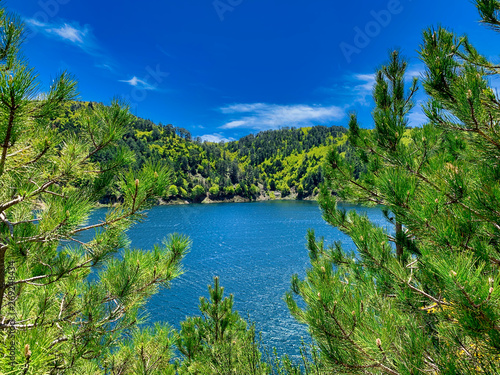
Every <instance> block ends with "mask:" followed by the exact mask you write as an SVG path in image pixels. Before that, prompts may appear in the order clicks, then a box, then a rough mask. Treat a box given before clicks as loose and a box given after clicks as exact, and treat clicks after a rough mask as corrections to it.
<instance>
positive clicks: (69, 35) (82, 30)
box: [24, 18, 101, 55]
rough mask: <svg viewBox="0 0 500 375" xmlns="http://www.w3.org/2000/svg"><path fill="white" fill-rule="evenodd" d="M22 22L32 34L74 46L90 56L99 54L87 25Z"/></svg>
mask: <svg viewBox="0 0 500 375" xmlns="http://www.w3.org/2000/svg"><path fill="white" fill-rule="evenodd" d="M24 22H25V23H26V25H27V26H28V27H29V28H31V29H32V31H34V32H37V33H38V32H39V33H42V34H43V35H45V36H47V37H49V38H56V39H59V40H61V41H64V42H66V43H69V44H72V45H75V46H77V47H79V48H81V49H83V50H84V51H85V52H87V53H89V54H91V55H100V54H101V52H100V49H99V46H98V44H97V42H96V38H95V37H94V35H93V33H92V29H91V27H90V26H89V25H83V26H81V25H80V24H79V23H78V22H59V23H43V22H40V21H38V20H35V19H32V18H27V19H25V20H24Z"/></svg>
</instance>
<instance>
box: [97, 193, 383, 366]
mask: <svg viewBox="0 0 500 375" xmlns="http://www.w3.org/2000/svg"><path fill="white" fill-rule="evenodd" d="M344 207H345V208H346V209H356V210H357V211H361V212H366V213H367V215H368V216H369V218H370V219H371V220H372V221H373V222H375V223H376V224H378V225H381V226H386V225H387V222H386V220H385V219H384V217H383V215H382V212H381V210H380V209H379V208H361V207H354V206H348V205H345V206H344ZM99 211H100V212H97V213H96V214H97V215H99V213H100V214H102V213H103V211H101V210H99ZM308 229H314V230H315V231H316V235H317V236H323V237H325V240H326V242H327V243H328V244H332V243H333V242H334V241H342V242H343V243H344V246H345V247H346V248H351V249H352V248H353V246H354V245H353V244H352V242H351V241H350V240H349V237H347V236H345V235H343V234H342V233H341V232H340V231H338V230H337V229H335V228H333V227H331V226H329V225H328V224H326V223H325V221H324V220H323V219H322V217H321V211H320V209H319V207H318V205H317V203H315V202H304V201H272V202H259V203H223V204H210V205H202V204H199V205H185V206H159V207H154V208H153V209H152V210H150V211H149V213H148V218H147V220H146V221H144V222H142V223H140V224H138V225H136V226H135V227H133V228H132V229H131V230H130V231H129V237H130V239H131V241H132V246H133V247H135V248H142V249H150V248H152V246H153V245H154V244H155V243H160V242H161V241H162V239H163V238H165V237H167V236H168V234H169V233H173V232H177V233H182V234H186V235H188V236H189V237H190V238H191V240H192V242H193V245H192V249H191V251H190V252H189V253H188V254H187V256H186V257H185V259H184V261H183V264H184V269H185V273H184V274H183V275H182V276H181V277H179V278H178V279H176V280H174V281H173V282H172V288H171V289H169V290H162V291H161V292H160V293H159V294H158V295H156V296H154V297H153V298H152V299H151V301H150V302H149V303H148V306H147V309H148V311H149V313H150V320H151V321H162V322H165V323H169V324H171V325H172V326H174V327H176V328H180V322H181V321H183V320H184V319H185V318H186V317H187V316H194V315H199V310H198V303H199V297H200V296H207V295H208V290H207V286H208V285H209V284H211V283H212V280H213V277H214V276H219V277H220V282H221V285H222V286H224V288H225V293H227V294H229V293H232V294H233V295H234V299H235V308H236V309H237V310H238V311H239V312H240V314H241V316H242V317H244V318H247V319H250V320H251V321H253V322H255V324H256V328H257V331H258V332H259V331H260V332H262V337H263V341H264V343H265V345H266V346H267V347H273V346H275V347H276V348H277V349H278V352H279V354H285V353H288V354H290V355H292V356H293V357H295V356H296V355H297V354H298V353H299V346H300V341H301V338H302V337H304V338H307V337H308V334H307V330H306V328H305V327H304V326H303V325H300V324H298V323H297V322H296V321H295V320H294V319H293V318H292V317H291V316H290V314H289V312H288V309H287V306H286V304H285V302H284V300H283V296H284V294H285V292H286V291H288V290H289V288H290V278H291V276H292V275H293V274H295V273H298V274H299V275H300V276H301V277H303V276H304V275H305V270H306V268H307V267H308V265H309V258H308V253H307V250H306V248H305V245H306V240H305V236H306V233H307V230H308ZM306 341H307V340H306Z"/></svg>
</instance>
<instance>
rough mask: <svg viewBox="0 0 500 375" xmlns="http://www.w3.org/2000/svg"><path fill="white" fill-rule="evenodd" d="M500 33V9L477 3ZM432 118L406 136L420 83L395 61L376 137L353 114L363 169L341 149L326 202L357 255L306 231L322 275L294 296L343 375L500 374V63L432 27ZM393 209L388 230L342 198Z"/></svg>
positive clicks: (328, 176) (328, 169) (295, 283)
mask: <svg viewBox="0 0 500 375" xmlns="http://www.w3.org/2000/svg"><path fill="white" fill-rule="evenodd" d="M477 5H478V7H479V10H480V13H481V15H482V17H483V20H484V21H485V22H487V23H488V24H489V25H491V26H492V27H493V28H495V29H498V27H497V25H498V21H497V16H498V15H499V10H500V6H499V5H500V3H499V2H498V1H477ZM420 56H421V59H422V61H423V62H424V63H425V64H426V71H425V74H424V76H423V87H424V88H425V90H426V92H427V94H428V95H429V100H428V103H427V104H426V105H425V107H424V110H425V113H426V115H427V117H428V120H429V122H428V123H427V124H425V125H423V126H422V127H421V128H414V129H407V118H408V111H409V110H410V109H411V98H412V96H413V93H414V92H415V90H416V85H415V83H414V84H412V86H411V87H410V89H409V91H408V92H407V93H406V95H405V88H404V82H405V77H404V74H405V68H406V64H405V63H404V62H403V60H402V59H401V58H400V57H399V54H398V53H393V54H392V55H391V57H390V60H389V63H388V64H387V65H386V66H383V67H382V68H381V69H380V70H379V71H378V73H377V75H376V77H377V79H376V84H375V88H374V100H375V103H376V108H375V110H374V112H373V119H374V123H375V129H373V130H364V129H361V128H360V127H359V125H358V123H357V120H356V117H355V116H352V117H351V121H350V127H349V140H350V142H351V144H352V145H353V146H354V148H355V149H356V152H357V154H358V156H359V157H360V159H361V160H362V161H363V163H364V164H365V166H366V168H365V170H364V171H362V172H361V173H360V175H359V178H356V176H355V168H354V166H352V165H349V164H348V163H347V162H346V161H345V160H344V159H343V158H342V157H340V155H339V154H338V153H337V152H336V151H335V150H333V151H332V152H331V153H330V154H329V156H328V160H327V163H326V165H325V181H326V182H325V184H324V186H323V188H322V191H321V197H320V206H321V208H322V211H323V215H324V218H325V220H326V221H327V222H328V223H330V224H331V225H333V226H336V227H338V228H339V229H340V230H341V231H343V232H344V233H346V234H348V235H349V236H350V238H351V239H352V241H353V243H354V246H355V249H354V251H348V250H346V249H344V248H343V247H342V246H341V245H340V244H339V243H336V244H334V245H332V246H327V245H326V244H325V243H324V241H323V240H322V239H317V238H315V235H314V232H312V231H311V232H310V233H309V234H308V249H309V254H310V259H311V268H310V269H309V270H308V271H307V276H306V278H305V279H304V280H300V279H299V278H298V277H294V278H293V280H292V291H293V292H294V293H295V294H297V295H298V296H300V297H301V298H302V299H304V301H305V303H306V307H305V308H300V307H299V306H298V305H297V302H296V301H295V300H294V296H293V294H294V293H289V294H288V295H287V302H288V304H289V308H290V310H291V312H292V313H293V314H294V316H295V317H296V318H297V319H298V320H299V321H301V322H304V323H306V324H307V325H308V326H309V329H310V331H311V333H312V335H313V337H314V339H315V341H316V342H317V343H318V346H319V348H320V350H321V360H322V362H323V364H324V366H325V368H326V370H327V373H329V371H331V372H334V371H336V372H338V373H345V374H381V373H384V374H393V375H396V374H427V373H434V374H478V373H484V374H497V373H499V372H500V370H499V369H500V288H499V283H500V272H499V271H500V270H499V265H500V237H499V236H500V214H499V212H500V185H499V176H500V164H499V162H498V160H499V157H500V135H499V130H500V127H499V120H500V101H499V99H498V98H497V95H496V94H495V92H494V91H493V90H492V88H491V83H490V76H491V75H494V74H497V73H498V67H497V66H494V65H493V64H491V63H490V62H489V61H488V60H487V59H486V58H485V57H484V56H482V55H480V54H479V53H478V52H477V51H476V50H475V49H474V48H473V46H472V45H471V44H470V43H469V41H468V39H467V37H465V36H463V37H456V36H455V35H454V34H453V33H452V32H450V31H448V30H446V29H444V28H441V27H439V28H436V29H432V28H431V29H428V30H426V31H424V34H423V44H422V46H421V49H420ZM339 200H343V201H354V202H357V203H365V204H382V205H384V207H385V208H384V212H385V214H386V216H387V219H388V223H389V227H388V228H387V229H384V228H381V227H377V226H375V225H374V224H373V223H371V222H370V221H369V219H368V218H367V217H366V216H364V215H360V214H357V213H356V212H355V211H350V212H346V211H344V210H342V209H341V208H340V207H339V206H338V205H337V202H338V201H339Z"/></svg>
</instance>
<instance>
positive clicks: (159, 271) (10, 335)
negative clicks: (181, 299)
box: [0, 9, 189, 374]
mask: <svg viewBox="0 0 500 375" xmlns="http://www.w3.org/2000/svg"><path fill="white" fill-rule="evenodd" d="M22 42H23V25H22V23H21V22H20V20H19V19H18V18H16V17H14V16H11V15H9V14H8V13H7V12H6V11H5V10H3V9H0V147H1V150H0V348H1V355H0V372H2V373H5V374H21V373H22V374H64V373H71V374H78V373H82V374H83V373H86V374H96V373H100V372H102V371H104V368H107V369H108V370H109V371H110V372H111V373H121V374H132V373H134V374H137V373H143V374H146V373H147V374H154V373H164V372H163V371H162V370H164V369H165V367H166V366H167V362H168V358H169V351H170V347H169V346H168V345H167V344H166V343H163V344H162V345H163V346H162V347H161V348H160V347H159V348H158V351H155V352H152V353H148V355H147V357H148V358H149V359H148V358H146V356H144V355H143V354H141V350H142V349H141V348H146V347H148V348H150V347H151V346H152V345H153V343H154V342H156V341H158V340H160V339H161V340H160V341H163V339H162V338H164V337H166V336H168V335H167V331H168V329H167V328H165V327H157V329H155V330H153V329H145V330H142V331H140V330H138V328H137V327H138V324H139V323H141V322H142V321H143V318H142V316H143V315H144V314H142V313H141V314H139V312H140V311H141V309H142V308H143V307H144V306H145V303H146V302H147V300H148V298H149V297H150V296H151V295H153V294H154V293H156V292H157V291H158V289H159V288H160V287H162V286H168V284H169V282H170V280H172V279H173V278H175V277H176V276H178V275H179V274H180V273H181V268H180V261H181V259H182V257H183V255H184V254H185V252H186V250H187V248H188V247H189V241H188V240H187V239H186V238H184V237H182V236H179V235H172V236H170V238H169V239H168V240H166V241H165V243H164V244H163V245H160V246H156V247H155V248H154V249H152V250H151V251H142V250H134V249H131V248H130V245H129V241H128V240H127V237H126V235H125V231H126V230H127V228H129V227H130V226H131V225H132V224H133V223H135V222H138V221H139V220H141V219H142V218H143V217H144V210H145V209H146V208H147V207H149V205H150V201H151V198H152V197H155V196H160V195H163V193H164V190H165V187H168V186H170V185H171V184H172V174H171V172H170V170H169V169H168V168H165V167H161V166H160V165H159V164H156V163H154V162H148V163H146V164H145V165H144V166H143V167H142V169H141V170H139V171H136V172H134V171H128V170H127V168H126V166H127V165H130V163H131V162H133V156H132V155H131V154H130V153H129V152H127V151H124V150H123V149H121V148H118V147H116V144H117V142H118V140H120V139H121V138H122V136H123V135H124V134H125V132H126V131H127V130H128V127H129V125H130V123H131V121H132V116H131V115H130V113H129V110H128V108H127V106H125V105H123V104H120V103H119V102H118V101H113V102H112V104H111V105H110V106H108V107H105V106H103V105H93V106H91V108H90V109H89V110H88V111H87V112H86V114H85V115H84V116H83V118H82V122H83V124H84V129H83V131H82V132H80V133H79V134H78V135H76V134H75V133H74V132H72V131H71V130H70V129H69V130H67V131H64V132H61V131H59V129H58V128H57V127H55V126H54V124H53V123H52V119H53V118H56V117H58V116H59V115H60V112H61V110H62V109H63V107H64V104H65V103H68V102H69V101H71V100H73V99H74V98H75V97H76V83H75V81H74V80H73V79H72V78H71V76H69V75H68V74H67V73H62V74H61V75H60V76H58V77H57V78H56V79H55V80H54V82H53V83H52V85H51V87H50V90H49V91H48V92H46V93H43V92H40V90H39V86H38V81H37V76H36V73H35V71H34V69H32V68H30V67H29V66H28V63H27V61H26V60H24V59H23V58H22V55H21V47H22ZM110 148H111V149H113V154H114V158H113V159H112V160H109V161H108V162H105V163H97V162H96V161H95V160H96V159H95V156H96V155H98V154H99V153H100V152H102V151H103V150H106V149H110ZM113 184H118V185H119V186H120V190H121V192H122V193H123V203H122V204H121V205H118V206H116V207H114V208H111V209H109V210H108V212H107V214H106V216H105V218H103V219H102V220H101V221H100V222H98V223H97V224H93V225H91V224H88V223H87V221H88V219H89V217H90V215H91V213H92V211H93V210H94V208H95V203H96V202H97V200H98V199H99V198H100V197H101V196H102V194H103V193H104V192H106V191H107V190H108V189H109V188H110V187H111V186H112V185H113ZM84 232H87V233H89V232H90V233H89V234H88V235H87V236H86V238H88V237H91V239H90V240H83V237H81V234H82V233H84ZM117 254H120V256H118V257H117V256H116V255H117ZM124 340H126V342H124ZM127 340H128V341H127ZM155 340H156V341H155ZM165 345H167V346H165ZM158 358H161V361H157V360H156V359H158ZM145 361H146V362H148V361H149V362H148V363H149V364H147V363H146V362H145ZM124 364H126V366H124ZM116 366H118V367H119V366H121V368H122V369H123V370H120V371H115V370H116V368H117V367H116ZM141 366H142V367H141ZM144 366H146V367H147V370H146V367H144ZM138 369H139V370H138Z"/></svg>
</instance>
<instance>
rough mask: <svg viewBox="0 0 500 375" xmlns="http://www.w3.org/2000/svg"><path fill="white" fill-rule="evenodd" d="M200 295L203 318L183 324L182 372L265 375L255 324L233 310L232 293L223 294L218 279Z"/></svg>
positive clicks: (179, 344)
mask: <svg viewBox="0 0 500 375" xmlns="http://www.w3.org/2000/svg"><path fill="white" fill-rule="evenodd" d="M208 291H209V299H206V298H203V297H202V298H200V312H201V314H202V315H201V316H200V317H193V318H188V319H187V320H186V321H184V322H182V323H181V330H180V332H179V335H178V338H177V348H178V349H179V351H180V352H181V354H182V355H183V361H182V362H181V363H180V364H178V373H179V374H200V375H202V374H203V375H210V374H235V375H239V374H248V375H252V374H255V375H257V374H259V375H260V374H266V373H268V372H267V365H266V364H265V363H264V362H262V361H261V353H260V351H259V345H258V342H257V340H256V337H255V329H254V327H253V326H251V327H248V325H247V323H246V322H245V320H243V319H242V318H241V317H240V316H239V315H238V313H237V312H235V311H233V303H234V300H233V296H232V295H230V296H229V297H224V288H222V287H221V286H220V285H219V278H218V277H215V278H214V285H213V287H212V286H209V288H208Z"/></svg>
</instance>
